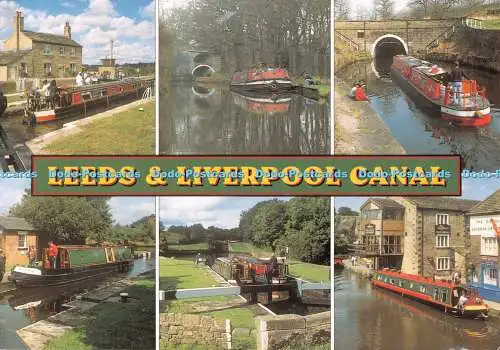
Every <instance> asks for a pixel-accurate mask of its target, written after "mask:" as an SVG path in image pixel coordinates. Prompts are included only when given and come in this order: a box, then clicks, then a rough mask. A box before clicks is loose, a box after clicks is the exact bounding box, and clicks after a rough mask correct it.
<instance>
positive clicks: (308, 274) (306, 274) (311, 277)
mask: <svg viewBox="0 0 500 350" xmlns="http://www.w3.org/2000/svg"><path fill="white" fill-rule="evenodd" d="M287 264H288V272H289V273H290V275H292V276H294V277H298V278H303V279H305V280H307V281H311V282H321V281H323V282H328V281H329V280H330V271H329V266H327V265H316V264H309V263H305V262H301V261H297V260H288V261H287Z"/></svg>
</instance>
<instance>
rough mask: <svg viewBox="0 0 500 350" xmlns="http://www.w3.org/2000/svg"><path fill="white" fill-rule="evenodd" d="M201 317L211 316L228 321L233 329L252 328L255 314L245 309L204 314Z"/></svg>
mask: <svg viewBox="0 0 500 350" xmlns="http://www.w3.org/2000/svg"><path fill="white" fill-rule="evenodd" d="M203 315H208V316H213V317H215V318H218V319H221V320H226V319H230V320H231V325H232V326H233V327H235V328H250V329H252V328H254V317H255V314H254V313H253V312H252V310H250V309H248V308H245V307H240V308H234V309H227V310H218V311H210V312H204V313H203Z"/></svg>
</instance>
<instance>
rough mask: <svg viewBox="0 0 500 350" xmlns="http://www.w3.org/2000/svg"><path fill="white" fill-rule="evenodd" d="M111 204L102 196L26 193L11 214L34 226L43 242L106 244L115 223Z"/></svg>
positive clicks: (11, 209)
mask: <svg viewBox="0 0 500 350" xmlns="http://www.w3.org/2000/svg"><path fill="white" fill-rule="evenodd" d="M107 202H108V198H101V197H32V196H31V195H30V193H29V191H26V192H25V194H24V196H23V198H22V200H21V202H20V203H17V204H15V205H14V206H12V208H10V211H9V213H10V215H13V216H17V217H22V218H25V219H26V220H27V221H28V222H29V223H31V224H32V225H33V226H34V227H35V228H36V229H37V232H38V234H39V236H40V237H41V241H42V242H44V241H48V240H54V241H56V242H57V243H59V244H60V243H66V244H84V243H86V241H87V240H94V241H96V242H103V241H104V240H105V239H106V237H107V236H108V235H109V233H110V230H111V224H112V216H111V212H110V208H109V205H108V203H107ZM44 243H46V242H44Z"/></svg>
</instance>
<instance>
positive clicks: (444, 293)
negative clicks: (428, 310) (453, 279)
mask: <svg viewBox="0 0 500 350" xmlns="http://www.w3.org/2000/svg"><path fill="white" fill-rule="evenodd" d="M442 292H443V294H442V295H441V301H442V302H443V303H446V302H448V301H447V299H448V292H447V290H446V289H443V290H442Z"/></svg>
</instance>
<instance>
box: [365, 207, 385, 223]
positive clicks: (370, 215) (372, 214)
mask: <svg viewBox="0 0 500 350" xmlns="http://www.w3.org/2000/svg"><path fill="white" fill-rule="evenodd" d="M362 216H363V219H366V220H380V219H381V218H382V210H380V209H369V210H365V211H363V214H362Z"/></svg>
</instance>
